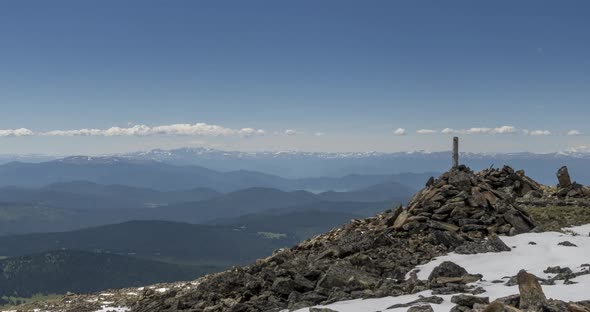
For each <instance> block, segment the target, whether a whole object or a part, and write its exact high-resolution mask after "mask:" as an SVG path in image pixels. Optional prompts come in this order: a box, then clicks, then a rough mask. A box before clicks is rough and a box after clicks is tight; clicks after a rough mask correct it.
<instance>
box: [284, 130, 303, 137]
mask: <svg viewBox="0 0 590 312" xmlns="http://www.w3.org/2000/svg"><path fill="white" fill-rule="evenodd" d="M298 134H301V132H299V131H297V130H293V129H287V130H285V135H288V136H293V135H298Z"/></svg>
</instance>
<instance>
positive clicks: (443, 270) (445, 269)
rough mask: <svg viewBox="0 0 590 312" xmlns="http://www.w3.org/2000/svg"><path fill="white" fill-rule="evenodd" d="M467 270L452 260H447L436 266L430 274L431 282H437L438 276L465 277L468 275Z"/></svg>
mask: <svg viewBox="0 0 590 312" xmlns="http://www.w3.org/2000/svg"><path fill="white" fill-rule="evenodd" d="M467 274H468V273H467V270H465V269H464V268H462V267H461V266H459V265H457V264H455V263H453V262H451V261H445V262H443V263H441V264H440V265H439V266H437V267H435V268H434V270H432V273H430V275H429V276H428V282H429V283H435V282H436V280H437V279H438V278H441V277H459V278H460V277H463V276H464V275H467Z"/></svg>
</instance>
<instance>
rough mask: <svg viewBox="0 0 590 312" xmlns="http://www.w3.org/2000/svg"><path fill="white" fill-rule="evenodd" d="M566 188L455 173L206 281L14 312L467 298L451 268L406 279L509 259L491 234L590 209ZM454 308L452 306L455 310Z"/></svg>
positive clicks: (469, 289) (473, 290) (580, 193)
mask: <svg viewBox="0 0 590 312" xmlns="http://www.w3.org/2000/svg"><path fill="white" fill-rule="evenodd" d="M566 173H567V171H566ZM568 179H569V176H568ZM568 179H566V178H564V177H563V173H562V176H560V185H559V186H558V187H556V188H549V187H545V186H542V185H539V184H538V183H536V182H535V181H533V180H532V179H530V178H528V177H527V176H526V175H525V173H524V172H522V171H514V170H513V169H512V168H510V167H504V168H502V169H487V170H484V171H482V172H479V173H474V172H472V171H471V170H470V169H469V168H467V167H465V166H459V167H457V168H454V169H452V170H450V171H449V172H447V173H445V174H443V175H442V176H441V177H439V178H438V179H434V178H432V179H430V180H429V181H428V183H427V185H426V187H425V188H424V189H423V190H422V191H420V192H418V193H417V194H416V195H415V196H414V198H413V199H412V200H411V202H410V203H409V204H408V206H407V207H403V208H400V209H394V210H390V211H385V212H384V213H382V214H379V215H377V216H375V217H373V218H368V219H363V220H352V222H351V223H349V224H347V225H345V226H343V227H340V228H337V229H335V230H333V231H331V232H329V233H326V234H323V235H320V236H317V237H315V238H313V239H310V240H307V241H305V242H303V243H301V244H299V245H297V246H294V247H292V248H289V249H283V250H278V251H276V252H275V253H274V254H273V255H272V256H270V257H268V258H266V259H261V260H259V261H257V262H256V263H254V264H251V265H249V266H246V267H241V268H234V269H232V270H229V271H226V272H222V273H218V274H211V275H208V276H205V277H203V278H201V279H199V280H197V281H194V282H187V283H174V284H162V285H156V286H152V287H147V288H143V289H124V290H116V291H108V292H105V293H101V294H93V295H69V296H65V297H63V298H60V299H57V300H53V301H46V302H40V303H35V304H31V305H28V306H22V307H18V308H17V310H18V311H29V310H32V309H40V310H42V311H98V310H100V309H103V311H107V310H108V309H114V308H109V307H121V310H127V309H129V310H131V311H136V312H147V311H170V312H172V311H235V312H238V311H281V310H284V309H290V310H297V309H300V308H305V307H310V306H316V305H328V304H331V303H335V302H340V301H343V300H350V299H359V298H362V299H366V298H380V297H388V296H401V295H408V294H415V293H420V292H423V291H427V290H428V291H432V293H433V294H439V295H449V294H459V293H460V294H463V296H466V294H470V295H471V296H475V295H479V294H480V293H481V291H482V289H480V288H478V287H476V286H474V285H475V284H474V282H476V281H478V280H480V279H481V278H482V277H481V276H479V275H476V274H473V275H472V274H468V273H467V272H464V270H461V269H459V268H457V267H452V266H449V267H448V268H443V269H441V270H442V271H445V270H447V269H449V270H451V271H453V270H455V271H454V272H455V273H453V274H451V275H449V274H447V273H445V274H447V275H448V276H447V275H445V274H442V275H437V274H435V277H433V278H430V277H429V278H428V279H427V280H421V279H419V278H418V276H417V275H416V274H415V273H410V272H411V271H412V270H413V269H414V268H415V267H417V266H420V265H425V264H427V263H430V262H431V260H433V259H434V258H436V257H440V256H443V255H446V254H448V253H450V252H455V253H456V254H477V253H484V252H501V251H509V250H510V247H509V246H507V245H506V244H505V243H504V242H503V241H502V240H501V239H500V238H499V237H498V235H509V236H512V235H516V234H521V233H527V232H530V231H538V230H539V226H538V224H537V223H536V222H535V220H534V219H533V218H532V217H531V214H529V213H528V212H527V211H530V209H534V208H535V207H552V206H556V205H557V206H573V205H574V204H573V203H575V204H576V205H578V204H579V206H584V205H585V204H584V203H585V202H587V201H588V202H589V203H590V200H589V199H588V198H589V197H588V195H589V193H588V192H587V189H586V188H585V187H583V186H581V185H579V184H576V183H571V182H570V183H569V184H568V183H567V180H568ZM589 206H590V205H589ZM589 261H590V259H589ZM457 272H459V273H457ZM433 274H434V273H433ZM521 275H522V274H521ZM522 276H524V275H522ZM527 276H528V275H527ZM521 296H523V294H522V292H521ZM525 297H526V295H525V296H524V297H523V298H525ZM589 299H590V295H589ZM433 300H438V299H433ZM462 300H463V299H461V298H459V297H458V299H455V301H459V302H460V303H461V302H464V301H462ZM465 300H467V299H465ZM469 300H471V299H469ZM473 300H476V299H473ZM477 300H479V299H477ZM523 300H524V299H523ZM521 301H522V300H521ZM544 302H545V301H544ZM547 302H548V301H547ZM512 303H514V302H513V301H511V302H508V303H504V305H503V306H502V307H500V306H499V305H498V304H495V306H496V307H497V308H496V310H489V309H488V307H487V306H486V308H485V309H488V310H486V311H502V309H504V310H507V311H512V310H510V309H511V308H510V306H514V307H517V306H518V307H521V308H522V306H521V305H520V302H519V303H518V304H517V305H514V304H512ZM478 304H480V305H481V306H477V307H475V303H474V304H473V305H471V306H469V307H467V308H461V304H457V306H458V307H457V308H456V309H455V310H454V311H472V309H479V308H480V307H481V308H483V304H484V303H479V302H478ZM511 304H512V305H511ZM547 304H549V303H547ZM556 304H557V303H556ZM490 306H491V305H490ZM581 306H583V304H581ZM576 308H577V306H576ZM418 309H419V308H416V307H412V308H410V310H412V311H429V310H427V308H426V307H425V308H424V309H426V310H418ZM490 309H491V308H490ZM543 309H545V308H543ZM547 309H549V310H547ZM547 309H546V310H547V311H568V310H559V309H558V310H555V309H553V310H551V309H550V308H547ZM568 309H569V308H568ZM312 311H313V309H312ZM316 311H321V310H316ZM326 311H327V310H326ZM473 311H480V310H473ZM482 311H483V310H482ZM514 311H517V310H514ZM539 311H541V310H539ZM569 311H586V310H583V309H582V310H569ZM589 311H590V310H589Z"/></svg>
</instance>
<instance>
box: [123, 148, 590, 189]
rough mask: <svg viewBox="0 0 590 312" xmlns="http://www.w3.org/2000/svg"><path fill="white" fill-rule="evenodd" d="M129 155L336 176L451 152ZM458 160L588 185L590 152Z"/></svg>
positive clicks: (430, 164) (429, 167)
mask: <svg viewBox="0 0 590 312" xmlns="http://www.w3.org/2000/svg"><path fill="white" fill-rule="evenodd" d="M120 156H121V157H128V158H132V159H144V160H148V159H149V160H156V161H161V162H166V163H171V164H185V165H186V164H200V165H202V166H205V167H208V168H212V169H215V170H234V169H236V168H249V169H251V170H256V171H260V172H265V173H269V174H275V175H279V176H284V177H292V178H301V177H313V176H324V177H334V176H343V175H348V174H353V173H355V174H361V175H371V174H383V173H386V172H387V173H402V172H410V173H421V172H444V171H445V170H447V169H448V167H449V166H450V161H451V152H450V151H441V152H427V151H413V152H396V153H384V152H350V153H324V152H299V151H281V152H241V151H221V150H216V149H209V148H201V147H195V148H179V149H173V150H161V149H155V150H151V151H147V152H137V153H128V154H123V155H120ZM461 162H462V163H464V164H466V165H468V166H470V167H471V168H473V169H475V170H480V169H484V168H488V167H490V166H491V165H493V164H495V165H497V166H498V165H510V166H512V167H517V168H523V169H525V170H526V171H527V172H528V173H527V174H528V175H530V176H532V177H534V178H535V179H536V180H538V181H539V182H542V183H545V184H555V183H556V182H555V171H556V170H557V169H558V168H559V167H561V166H562V165H567V166H568V167H570V168H572V169H573V171H574V172H576V173H577V174H578V175H577V179H578V181H580V182H583V183H585V184H590V153H588V152H580V151H563V152H554V153H544V154H543V153H530V152H516V153H470V152H465V153H461Z"/></svg>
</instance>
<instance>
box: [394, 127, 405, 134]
mask: <svg viewBox="0 0 590 312" xmlns="http://www.w3.org/2000/svg"><path fill="white" fill-rule="evenodd" d="M393 134H394V135H406V129H404V128H397V129H395V130H394V131H393Z"/></svg>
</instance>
